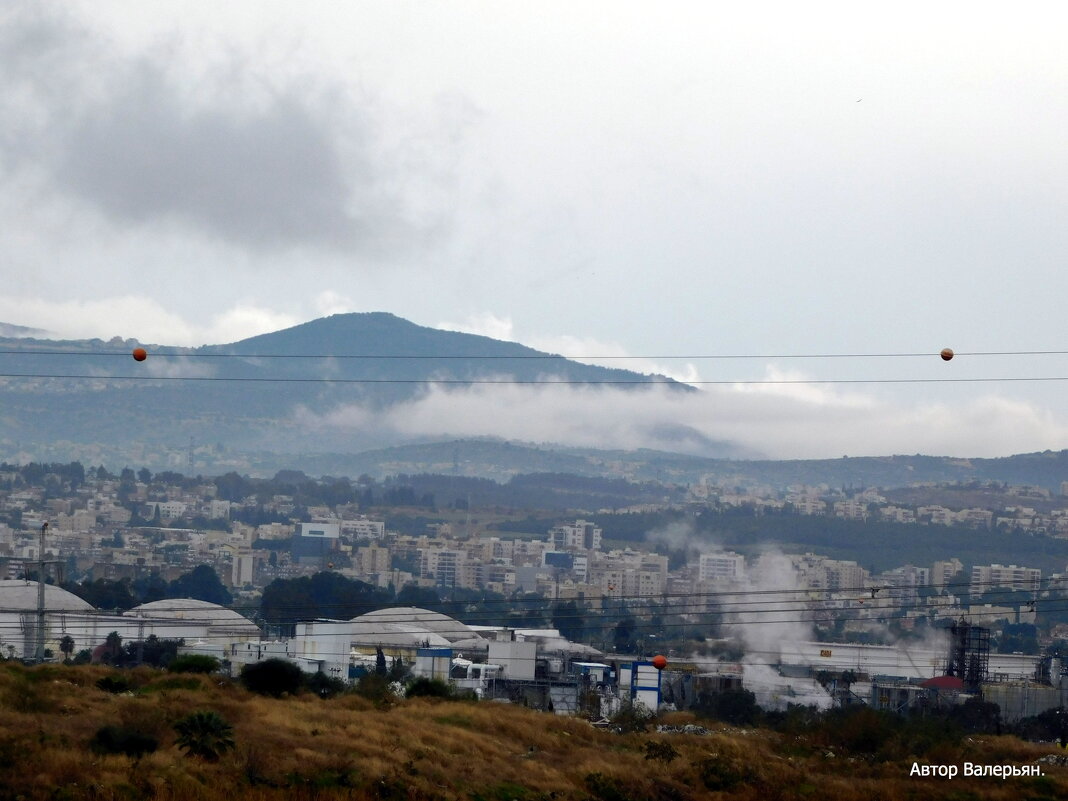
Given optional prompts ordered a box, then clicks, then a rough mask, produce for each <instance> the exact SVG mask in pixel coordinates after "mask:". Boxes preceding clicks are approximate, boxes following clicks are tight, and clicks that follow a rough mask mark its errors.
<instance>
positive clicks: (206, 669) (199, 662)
mask: <svg viewBox="0 0 1068 801" xmlns="http://www.w3.org/2000/svg"><path fill="white" fill-rule="evenodd" d="M218 669H219V660H218V659H216V658H215V657H214V656H207V655H206V654H183V655H181V656H176V657H175V658H174V659H172V660H171V661H170V663H169V664H168V665H167V670H169V671H170V672H171V673H214V672H216V671H217V670H218Z"/></svg>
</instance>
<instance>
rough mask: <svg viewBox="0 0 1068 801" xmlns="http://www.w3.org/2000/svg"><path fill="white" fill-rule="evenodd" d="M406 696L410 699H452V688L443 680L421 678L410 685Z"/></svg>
mask: <svg viewBox="0 0 1068 801" xmlns="http://www.w3.org/2000/svg"><path fill="white" fill-rule="evenodd" d="M405 695H407V696H408V697H409V698H452V687H450V686H449V685H448V684H447V683H445V682H444V681H442V680H441V679H428V678H427V677H426V676H420V677H419V678H417V679H416V680H415V681H413V682H412V683H411V684H409V685H408V688H407V690H406V691H405Z"/></svg>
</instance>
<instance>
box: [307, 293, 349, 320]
mask: <svg viewBox="0 0 1068 801" xmlns="http://www.w3.org/2000/svg"><path fill="white" fill-rule="evenodd" d="M314 305H315V310H316V311H317V312H319V315H320V316H321V317H329V316H330V315H331V314H346V313H347V312H352V311H356V304H355V303H353V301H352V299H351V298H348V297H346V296H345V295H342V294H341V293H340V292H335V291H334V290H333V289H327V290H324V291H322V292H320V293H319V294H318V295H316V296H315V303H314Z"/></svg>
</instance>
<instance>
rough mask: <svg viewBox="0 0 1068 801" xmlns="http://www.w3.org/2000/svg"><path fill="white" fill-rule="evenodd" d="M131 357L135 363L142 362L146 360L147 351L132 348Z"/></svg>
mask: <svg viewBox="0 0 1068 801" xmlns="http://www.w3.org/2000/svg"><path fill="white" fill-rule="evenodd" d="M133 357H134V361H135V362H143V361H144V360H145V359H147V358H148V351H147V350H145V349H144V348H134V349H133Z"/></svg>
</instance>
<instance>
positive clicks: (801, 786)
mask: <svg viewBox="0 0 1068 801" xmlns="http://www.w3.org/2000/svg"><path fill="white" fill-rule="evenodd" d="M118 675H119V674H117V673H116V671H113V670H111V669H105V668H96V667H60V666H46V667H37V668H26V667H22V666H18V665H13V664H4V665H2V666H0V798H4V799H21V800H23V801H38V800H41V801H43V800H44V799H63V800H64V801H67V800H70V801H74V800H75V799H99V800H100V801H110V800H111V799H115V800H116V801H132V800H133V799H141V798H145V799H148V798H152V799H157V798H158V799H168V800H170V799H173V800H174V801H187V800H188V801H193V800H194V799H196V800H197V801H201V800H202V801H215V800H216V799H226V801H233V799H252V800H255V799H313V798H314V799H329V798H351V799H365V798H366V799H465V800H469V801H504V800H505V799H526V800H528V801H533V800H534V799H561V800H564V799H597V800H599V801H625V800H626V799H634V800H635V801H639V800H641V799H658V800H659V799H663V801H676V800H677V801H685V800H686V799H704V798H731V799H754V800H756V799H759V800H760V801H774V800H775V799H784V800H785V799H829V800H830V801H853V800H854V799H855V800H856V801H862V800H863V801H871V799H882V800H883V801H904V800H905V799H946V800H947V801H949V799H954V800H955V801H963V800H964V799H977V798H984V799H985V798H990V799H1006V801H1008V799H1012V800H1013V801H1018V800H1020V799H1033V800H1035V801H1037V800H1038V799H1058V798H1061V799H1063V798H1068V767H1060V766H1043V770H1044V771H1045V775H1044V776H1041V777H1035V778H1015V779H1007V780H1002V779H997V778H990V777H987V778H967V779H965V778H961V777H957V778H955V779H952V780H949V779H938V778H918V777H915V776H911V777H910V775H909V771H910V768H911V767H912V763H913V761H914V759H912V758H910V756H911V755H910V754H909V753H906V751H907V748H906V749H905V750H900V749H899V751H898V752H897V753H896V755H895V753H894V752H893V751H886V750H883V751H881V752H879V753H878V754H876V753H875V752H873V751H872V749H871V748H866V747H864V744H863V736H859V737H858V738H857V739H856V740H855V741H851V740H846V742H855V743H856V746H857V747H856V748H854V749H852V750H851V748H850V747H843V746H842V745H841V743H839V744H838V745H837V746H829V745H827V744H826V742H825V741H824V739H825V735H824V734H820V733H813V734H811V735H809V734H806V733H805V732H803V731H801V732H796V733H792V734H784V733H781V732H773V731H770V730H766V729H749V730H742V729H730V728H728V727H725V726H718V725H716V724H712V723H709V722H707V721H704V723H705V725H708V726H709V727H710V728H711V729H712V730H713V733H711V734H708V735H699V734H684V733H676V734H662V733H656V732H655V731H650V732H633V733H628V734H616V733H613V732H610V731H605V730H600V729H595V728H593V727H592V726H590V725H589V724H588V723H587V722H585V721H583V720H580V719H577V718H568V717H558V716H552V715H548V714H544V713H538V712H532V711H529V710H526V709H523V708H519V707H513V706H508V705H501V704H495V703H476V702H469V701H468V702H458V701H446V700H430V699H409V700H403V701H395V702H379V703H375V702H372V701H370V700H368V699H366V698H364V697H361V696H359V695H355V694H343V695H339V696H336V697H334V698H330V699H322V698H319V697H317V696H314V695H312V694H310V693H304V694H301V695H298V696H295V697H290V698H280V699H273V698H266V697H261V696H256V695H253V694H251V693H249V692H248V691H246V690H245V689H244V688H243V687H242V686H240V685H239V684H237V683H235V682H230V681H227V680H220V679H218V678H215V677H206V676H192V675H174V674H167V673H163V672H160V671H155V670H149V669H140V668H139V669H137V670H134V671H127V672H125V673H123V674H121V679H120V681H122V680H128V682H129V684H130V686H131V689H130V690H128V691H124V692H107V691H105V690H103V689H100V688H99V687H98V686H97V683H98V682H99V681H100V680H101V679H105V680H106V677H108V676H118ZM112 689H113V690H114V689H116V688H115V687H112ZM201 710H205V711H208V710H210V711H213V712H215V713H217V714H218V715H219V716H221V717H222V718H224V719H225V721H226V722H228V723H229V724H231V726H232V737H233V743H234V747H233V748H232V749H229V750H225V751H223V752H222V753H221V756H220V757H219V758H218V759H216V760H211V759H205V758H201V757H197V756H192V755H189V754H187V753H185V752H184V751H183V750H182V748H181V747H180V744H179V739H178V734H177V733H176V731H175V729H174V725H175V723H177V722H178V721H180V720H182V719H183V718H186V717H187V716H188V715H190V713H192V712H196V711H201ZM670 722H672V723H675V724H685V723H692V722H694V719H693V718H692V717H690V716H687V715H682V714H677V715H675V716H674V717H673V718H671V720H670ZM107 726H111V727H114V728H113V729H112V732H115V731H118V732H122V733H126V734H130V733H134V734H137V735H138V736H140V737H142V738H151V739H154V740H155V741H156V743H158V747H157V748H156V750H154V751H151V752H149V753H145V754H143V755H141V756H139V757H138V756H128V755H125V754H122V753H118V754H115V753H103V752H102V749H101V748H100V746H99V741H100V737H101V735H100V734H99V732H100V730H101V729H102V728H104V727H107ZM909 747H912V746H909ZM915 747H919V746H915ZM925 749H926V750H925V755H924V756H923V757H922V759H921V761H922V762H923V763H925V764H926V763H931V764H958V765H959V764H962V763H963V762H964V761H970V762H973V763H981V764H990V765H1005V764H1020V765H1025V764H1032V763H1033V762H1034V760H1036V759H1037V758H1039V757H1041V756H1043V755H1044V754H1048V753H1049V752H1051V751H1052V750H1053V749H1052V747H1050V746H1036V745H1031V744H1027V743H1024V742H1021V741H1019V740H1016V739H1014V738H1010V737H971V738H964V739H963V740H961V741H960V742H959V743H958V744H953V745H948V744H939V745H935V746H934V747H925ZM103 750H104V751H106V750H107V749H103Z"/></svg>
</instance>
